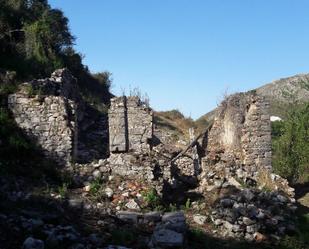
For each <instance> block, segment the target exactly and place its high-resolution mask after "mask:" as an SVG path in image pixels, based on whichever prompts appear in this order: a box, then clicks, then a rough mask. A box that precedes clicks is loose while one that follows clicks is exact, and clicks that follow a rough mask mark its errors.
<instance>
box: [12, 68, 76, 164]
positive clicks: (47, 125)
mask: <svg viewBox="0 0 309 249" xmlns="http://www.w3.org/2000/svg"><path fill="white" fill-rule="evenodd" d="M77 98H78V93H77V86H76V80H75V79H74V78H73V77H72V75H71V74H70V72H69V71H68V70H66V69H61V70H57V71H55V72H54V73H53V74H52V75H51V78H48V79H41V80H34V81H31V82H28V83H24V84H22V85H21V87H20V90H19V91H18V92H17V93H15V94H11V95H9V97H8V107H9V109H10V110H11V111H12V113H13V115H14V117H15V121H16V123H17V124H18V125H19V127H21V128H22V129H23V130H24V131H25V133H26V134H27V135H28V136H29V137H30V138H32V140H34V141H35V142H36V143H37V144H38V145H39V146H40V147H41V148H42V150H43V152H44V154H45V155H46V156H47V157H49V158H51V159H53V160H55V161H56V162H58V163H59V164H62V165H64V164H68V163H69V162H71V161H72V160H73V159H74V156H75V153H76V151H75V149H76V146H75V145H76V144H77V135H78V134H77V123H78V122H77V108H78V106H77V102H78V101H77Z"/></svg>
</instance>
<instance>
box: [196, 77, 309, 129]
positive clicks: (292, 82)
mask: <svg viewBox="0 0 309 249" xmlns="http://www.w3.org/2000/svg"><path fill="white" fill-rule="evenodd" d="M252 91H256V93H258V94H260V95H262V96H264V97H265V98H266V99H267V100H268V101H269V103H270V114H271V116H279V117H281V118H284V117H285V115H286V111H287V110H289V109H290V107H291V106H293V105H295V104H299V103H304V102H308V101H309V74H297V75H295V76H291V77H288V78H282V79H279V80H275V81H273V82H271V83H268V84H265V85H263V86H261V87H259V88H256V89H253V90H252ZM216 110H217V109H215V110H212V111H210V112H208V113H206V114H205V115H203V116H202V117H200V118H199V119H198V120H197V121H196V122H197V124H198V123H202V122H203V121H204V123H205V122H209V121H211V120H212V119H213V118H214V116H215V112H216Z"/></svg>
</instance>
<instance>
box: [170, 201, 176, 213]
mask: <svg viewBox="0 0 309 249" xmlns="http://www.w3.org/2000/svg"><path fill="white" fill-rule="evenodd" d="M168 209H169V211H170V212H176V211H177V206H176V204H172V203H170V205H169V208H168Z"/></svg>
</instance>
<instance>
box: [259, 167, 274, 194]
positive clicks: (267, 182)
mask: <svg viewBox="0 0 309 249" xmlns="http://www.w3.org/2000/svg"><path fill="white" fill-rule="evenodd" d="M257 183H258V185H259V186H260V188H261V189H262V190H263V191H266V192H271V191H273V190H276V184H275V183H274V181H273V180H272V179H271V175H270V172H269V171H268V170H267V169H263V170H261V171H260V172H259V174H258V177H257Z"/></svg>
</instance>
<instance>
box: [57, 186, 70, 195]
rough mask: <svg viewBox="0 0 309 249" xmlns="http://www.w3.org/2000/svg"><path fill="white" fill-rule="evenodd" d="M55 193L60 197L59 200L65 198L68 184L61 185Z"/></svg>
mask: <svg viewBox="0 0 309 249" xmlns="http://www.w3.org/2000/svg"><path fill="white" fill-rule="evenodd" d="M57 192H58V194H59V195H60V196H61V198H65V197H66V196H67V194H68V184H67V183H63V184H62V185H61V186H59V187H58V189H57Z"/></svg>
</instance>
